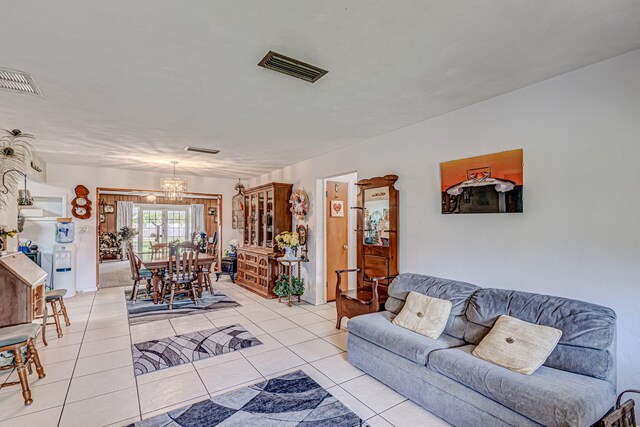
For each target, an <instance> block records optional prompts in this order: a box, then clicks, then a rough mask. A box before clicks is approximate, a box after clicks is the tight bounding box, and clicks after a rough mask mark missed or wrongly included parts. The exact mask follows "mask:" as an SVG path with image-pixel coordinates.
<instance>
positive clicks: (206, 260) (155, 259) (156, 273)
mask: <svg viewBox="0 0 640 427" xmlns="http://www.w3.org/2000/svg"><path fill="white" fill-rule="evenodd" d="M135 256H136V257H137V258H138V259H139V260H140V263H141V265H142V267H143V268H145V269H147V270H149V271H151V273H152V274H153V275H152V277H151V285H152V287H153V303H154V304H157V303H158V299H159V298H160V274H161V272H164V271H166V270H168V269H169V257H170V256H173V257H174V259H175V256H174V255H168V254H159V253H157V252H155V253H154V252H135ZM214 261H215V256H213V255H208V254H204V253H201V254H198V270H199V271H198V297H202V281H203V275H204V271H203V268H202V267H206V266H210V265H211V264H213V262H214Z"/></svg>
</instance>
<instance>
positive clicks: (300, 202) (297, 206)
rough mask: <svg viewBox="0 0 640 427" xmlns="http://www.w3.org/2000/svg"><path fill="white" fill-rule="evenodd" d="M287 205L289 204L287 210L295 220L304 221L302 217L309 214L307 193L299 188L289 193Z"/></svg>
mask: <svg viewBox="0 0 640 427" xmlns="http://www.w3.org/2000/svg"><path fill="white" fill-rule="evenodd" d="M289 203H290V204H291V209H289V210H290V211H291V213H292V214H294V215H295V217H296V219H298V220H300V221H302V220H304V217H305V216H307V213H309V196H308V195H307V192H306V191H304V190H303V189H301V188H299V189H297V190H296V191H294V192H293V193H291V198H289Z"/></svg>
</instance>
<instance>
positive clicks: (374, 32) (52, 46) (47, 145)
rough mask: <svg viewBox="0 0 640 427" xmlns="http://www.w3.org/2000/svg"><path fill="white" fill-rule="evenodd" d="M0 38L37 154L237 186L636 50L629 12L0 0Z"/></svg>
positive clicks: (406, 2)
mask: <svg viewBox="0 0 640 427" xmlns="http://www.w3.org/2000/svg"><path fill="white" fill-rule="evenodd" d="M0 40H2V43H1V44H0V67H6V68H11V69H17V70H22V71H27V72H30V73H32V74H33V76H34V77H35V79H36V81H37V83H38V85H39V86H40V89H41V90H42V92H43V93H44V98H39V97H35V96H30V95H23V94H15V93H11V92H8V91H1V92H0V127H2V128H10V129H11V128H20V129H22V130H23V131H24V132H29V133H33V134H35V135H36V137H37V141H36V148H37V150H38V152H39V154H40V156H41V157H42V158H43V159H44V160H45V161H48V162H57V163H78V164H88V165H104V166H111V167H122V168H128V169H141V170H149V169H157V170H159V171H163V172H169V171H170V170H171V165H170V164H169V161H170V160H174V159H175V160H178V161H180V162H181V163H180V164H179V165H178V174H186V173H192V174H197V175H213V176H221V177H234V178H235V177H238V176H242V177H249V176H254V175H257V174H261V173H264V172H267V171H269V170H273V169H276V168H280V167H283V166H286V165H289V164H293V163H296V162H298V161H301V160H304V159H307V158H310V157H313V156H317V155H320V154H323V153H326V152H329V151H332V150H335V149H338V148H339V147H341V146H344V145H347V144H353V143H356V142H359V141H362V140H364V139H367V138H370V137H373V136H376V135H380V134H383V133H386V132H389V131H392V130H395V129H398V128H401V127H404V126H407V125H410V124H413V123H417V122H419V121H422V120H424V119H427V118H429V117H433V116H436V115H440V114H443V113H445V112H448V111H452V110H454V109H457V108H460V107H464V106H467V105H470V104H472V103H475V102H478V101H481V100H484V99H487V98H490V97H493V96H496V95H498V94H501V93H504V92H507V91H510V90H514V89H517V88H520V87H523V86H526V85H529V84H532V83H535V82H538V81H541V80H544V79H546V78H549V77H552V76H555V75H558V74H561V73H564V72H567V71H570V70H573V69H576V68H579V67H582V66H585V65H588V64H592V63H594V62H597V61H600V60H603V59H606V58H609V57H612V56H615V55H618V54H621V53H624V52H627V51H630V50H634V49H638V48H640V2H638V1H636V0H607V1H602V0H563V1H558V0H535V1H534V0H492V1H474V2H471V1H467V2H457V1H451V0H440V1H425V0H415V1H414V0H397V1H388V0H379V1H378V0H369V1H364V0H323V1H317V0H314V1H310V0H226V1H212V0H203V1H193V0H191V1H188V2H185V1H177V0H175V1H167V0H162V1H160V0H135V1H131V0H109V1H103V0H76V1H70V0H67V1H55V2H52V1H35V0H22V1H20V0H11V1H10V0H3V4H2V24H1V25H0ZM269 50H275V51H277V52H279V53H282V54H284V55H288V56H292V57H295V58H298V59H301V60H303V61H307V62H309V63H311V64H314V65H317V66H319V67H321V68H325V69H327V70H329V74H327V75H326V76H324V77H323V78H321V79H320V80H319V81H318V82H317V83H314V84H310V83H307V82H304V81H302V80H298V79H294V78H291V77H287V76H284V75H282V74H278V73H275V72H273V71H270V70H267V69H264V68H261V67H258V66H256V64H257V63H258V61H260V59H262V57H263V56H264V55H265V54H266V53H267V52H268V51H269ZM185 145H192V146H202V147H209V148H217V149H220V150H221V151H222V152H221V153H220V154H219V155H218V156H207V155H198V154H187V153H185V152H184V151H182V149H183V148H184V146H185Z"/></svg>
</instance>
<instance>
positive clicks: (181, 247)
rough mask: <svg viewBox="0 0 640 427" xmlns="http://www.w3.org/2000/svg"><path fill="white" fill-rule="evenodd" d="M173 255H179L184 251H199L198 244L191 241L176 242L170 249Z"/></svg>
mask: <svg viewBox="0 0 640 427" xmlns="http://www.w3.org/2000/svg"><path fill="white" fill-rule="evenodd" d="M172 252H173V254H174V255H181V254H182V253H184V252H200V248H199V247H198V245H196V244H194V243H191V242H182V243H176V244H175V245H173V250H172Z"/></svg>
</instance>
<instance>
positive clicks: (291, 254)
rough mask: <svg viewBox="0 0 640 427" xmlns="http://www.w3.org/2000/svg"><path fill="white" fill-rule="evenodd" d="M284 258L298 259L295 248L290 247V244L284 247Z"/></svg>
mask: <svg viewBox="0 0 640 427" xmlns="http://www.w3.org/2000/svg"><path fill="white" fill-rule="evenodd" d="M283 258H284V259H290V260H293V259H298V258H297V257H296V254H295V252H294V249H293V248H290V247H288V246H286V247H285V248H284V257H283Z"/></svg>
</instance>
